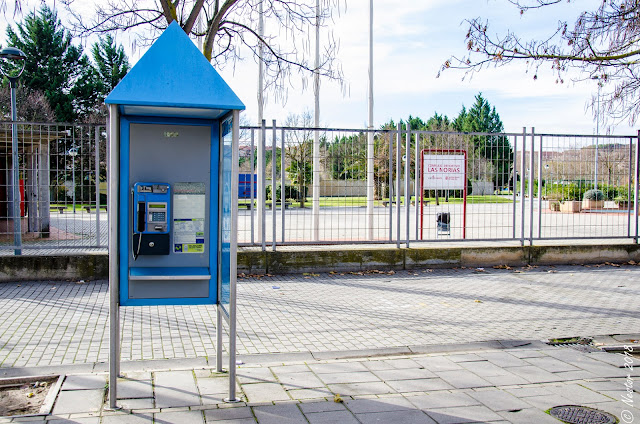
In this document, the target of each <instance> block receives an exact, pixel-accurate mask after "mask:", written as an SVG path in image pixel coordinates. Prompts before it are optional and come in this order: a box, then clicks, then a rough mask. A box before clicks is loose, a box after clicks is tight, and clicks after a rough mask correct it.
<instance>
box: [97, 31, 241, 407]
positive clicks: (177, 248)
mask: <svg viewBox="0 0 640 424" xmlns="http://www.w3.org/2000/svg"><path fill="white" fill-rule="evenodd" d="M105 103H106V104H107V105H108V106H109V204H108V208H109V209H108V210H109V226H110V232H109V266H110V272H109V290H110V295H111V296H110V297H111V303H110V315H111V346H110V352H111V354H110V384H111V385H113V388H111V387H110V403H111V406H112V407H115V399H116V396H115V385H116V379H115V377H114V376H115V375H117V374H118V369H119V359H118V358H119V353H118V352H119V346H118V344H117V343H118V339H119V337H118V332H119V306H141V305H198V304H211V305H213V304H215V305H217V309H218V323H217V331H218V342H219V343H218V369H219V370H221V369H222V366H221V363H220V357H221V355H222V347H221V346H220V344H221V343H220V341H221V340H222V336H221V334H222V330H221V328H220V327H221V323H222V319H223V318H224V319H226V320H227V322H228V323H229V335H230V339H229V340H230V352H231V353H230V356H231V357H232V358H230V364H231V359H233V361H235V282H236V249H237V239H236V234H237V207H238V204H237V197H238V169H237V168H238V138H239V129H238V121H239V119H238V117H239V113H240V111H241V110H243V109H244V105H243V103H242V102H241V101H240V99H239V98H238V97H237V96H236V95H235V93H234V92H233V91H232V90H231V88H230V87H229V86H228V85H227V84H226V82H225V81H224V80H223V79H222V78H221V77H220V75H219V74H218V73H217V72H216V70H215V69H214V68H213V67H212V66H211V64H210V63H209V62H208V61H207V60H206V59H205V57H204V55H203V54H202V53H201V52H200V51H199V50H198V49H197V48H196V46H195V45H194V43H193V41H192V40H190V39H189V37H188V36H187V35H186V34H185V33H184V31H183V30H182V28H181V27H180V26H179V25H178V24H177V23H176V22H173V23H172V24H171V25H169V27H168V28H167V29H166V30H165V32H164V33H163V34H162V35H161V36H160V37H159V38H158V40H156V42H155V43H154V44H153V45H152V46H151V47H150V48H149V50H148V51H147V52H146V53H145V54H144V55H143V56H142V57H141V58H140V60H139V61H138V63H137V64H136V65H135V66H134V67H133V68H132V69H131V71H129V73H128V74H127V76H126V77H125V78H124V79H123V80H122V81H121V82H120V83H119V84H118V86H117V87H115V88H114V89H113V91H112V92H111V93H110V94H109V95H108V96H107V98H106V100H105ZM233 364H234V365H233V366H231V365H230V370H231V369H233V370H234V373H235V362H233ZM230 393H231V396H230V398H231V399H234V398H235V386H234V385H230Z"/></svg>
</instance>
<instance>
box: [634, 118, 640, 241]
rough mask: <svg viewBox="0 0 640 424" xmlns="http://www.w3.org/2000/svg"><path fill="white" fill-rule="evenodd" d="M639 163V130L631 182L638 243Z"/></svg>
mask: <svg viewBox="0 0 640 424" xmlns="http://www.w3.org/2000/svg"><path fill="white" fill-rule="evenodd" d="M639 165H640V130H639V131H638V137H637V138H636V169H635V172H634V174H635V178H634V184H633V216H634V217H635V220H636V235H635V237H634V239H635V242H636V243H638V184H639V183H640V182H639V181H638V179H639V177H640V169H638V166H639Z"/></svg>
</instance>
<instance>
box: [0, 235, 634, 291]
mask: <svg viewBox="0 0 640 424" xmlns="http://www.w3.org/2000/svg"><path fill="white" fill-rule="evenodd" d="M629 261H635V262H639V263H640V246H639V245H637V244H620V245H606V246H598V245H572V246H569V245H567V246H558V245H556V246H524V247H521V246H506V247H495V246H492V247H450V248H442V247H420V248H401V249H397V248H395V247H390V246H379V247H371V246H366V247H365V246H362V247H360V246H323V247H322V248H318V247H309V248H307V249H305V250H301V249H300V247H296V248H295V249H287V248H283V249H281V250H279V251H277V252H273V251H266V252H262V251H259V250H256V249H255V248H251V249H241V250H240V251H239V252H238V272H239V273H245V274H266V273H270V274H289V273H303V272H330V271H340V272H347V271H366V270H373V269H380V270H392V269H393V270H403V269H420V268H454V267H462V266H465V267H491V266H495V265H509V266H524V265H562V264H597V263H604V262H612V263H625V262H629ZM108 275H109V260H108V257H107V255H106V254H103V255H86V256H53V257H52V256H5V257H3V258H2V261H0V282H14V281H46V280H85V281H90V280H103V279H107V278H108Z"/></svg>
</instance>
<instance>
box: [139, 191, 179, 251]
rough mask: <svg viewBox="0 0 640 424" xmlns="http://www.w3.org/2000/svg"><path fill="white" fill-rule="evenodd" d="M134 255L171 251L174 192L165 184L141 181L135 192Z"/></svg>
mask: <svg viewBox="0 0 640 424" xmlns="http://www.w3.org/2000/svg"><path fill="white" fill-rule="evenodd" d="M132 199H133V204H132V207H131V210H133V211H134V216H133V237H132V246H131V248H132V254H133V259H134V260H136V259H138V256H139V255H168V254H169V251H170V241H171V240H170V237H171V234H170V226H169V223H170V222H171V221H170V217H171V189H170V186H169V184H166V183H144V182H138V183H135V184H134V185H133V189H132Z"/></svg>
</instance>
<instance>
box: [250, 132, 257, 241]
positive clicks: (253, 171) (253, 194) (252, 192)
mask: <svg viewBox="0 0 640 424" xmlns="http://www.w3.org/2000/svg"><path fill="white" fill-rule="evenodd" d="M254 149H255V130H253V129H251V149H250V150H249V161H250V162H249V163H250V165H249V170H250V171H251V174H250V176H249V198H250V203H249V211H250V214H249V216H250V217H251V218H250V219H251V223H250V224H249V227H250V228H251V245H253V243H254V242H255V240H254V228H253V227H254V225H253V224H254V222H253V221H254V215H255V213H254V212H255V208H254V206H253V202H254V200H255V199H254V198H255V196H256V194H257V193H255V189H254V184H253V183H254V182H255V183H257V181H253V179H254V178H255V177H254V175H255V171H256V166H255V165H254V163H255V162H254V161H255V150H254Z"/></svg>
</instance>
